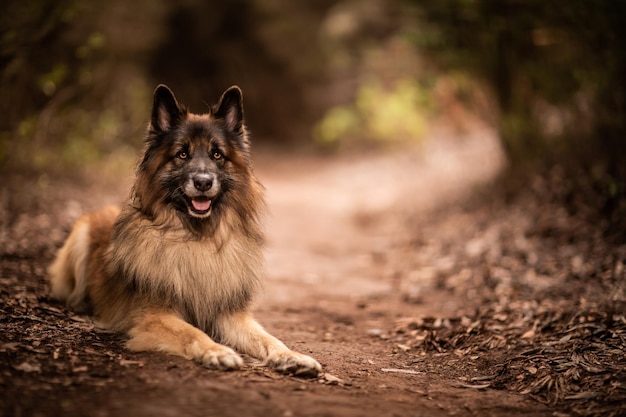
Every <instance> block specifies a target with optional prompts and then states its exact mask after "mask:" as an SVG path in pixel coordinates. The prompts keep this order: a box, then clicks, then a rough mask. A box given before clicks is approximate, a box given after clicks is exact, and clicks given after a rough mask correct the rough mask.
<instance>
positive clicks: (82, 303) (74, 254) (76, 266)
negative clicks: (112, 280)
mask: <svg viewBox="0 0 626 417" xmlns="http://www.w3.org/2000/svg"><path fill="white" fill-rule="evenodd" d="M89 234H90V233H89V221H88V219H87V217H83V218H81V219H80V220H78V222H77V223H76V225H75V226H74V229H72V232H71V233H70V235H69V236H68V238H67V240H66V241H65V244H64V245H63V247H62V248H61V249H60V250H59V252H58V253H57V256H56V258H55V260H54V262H53V263H52V265H50V267H49V268H48V276H49V279H50V286H51V287H52V295H53V296H54V297H55V298H57V299H58V300H60V301H65V302H66V303H67V305H68V306H69V307H72V308H73V309H74V310H76V311H85V310H86V308H87V302H86V298H87V297H86V294H87V277H86V274H87V261H88V257H89V246H90V245H89V243H90V239H89Z"/></svg>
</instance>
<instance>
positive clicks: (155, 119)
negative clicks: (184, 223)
mask: <svg viewBox="0 0 626 417" xmlns="http://www.w3.org/2000/svg"><path fill="white" fill-rule="evenodd" d="M253 182H254V179H253V177H252V172H251V168H250V161H249V143H248V140H247V137H246V133H245V128H244V126H243V105H242V94H241V90H240V89H239V88H238V87H231V88H229V89H228V90H226V92H224V94H223V95H222V97H221V99H220V101H219V102H218V104H216V105H215V106H214V107H212V108H211V109H210V112H209V113H208V114H192V113H189V112H188V111H187V110H186V109H185V108H184V107H182V106H181V105H180V104H179V103H178V102H177V101H176V98H175V97H174V94H173V93H172V91H171V90H170V89H169V88H167V87H166V86H164V85H160V86H158V87H157V89H156V90H155V93H154V104H153V109H152V118H151V122H150V130H149V133H148V138H147V141H146V150H145V153H144V156H143V159H142V161H141V163H140V165H139V169H138V174H137V184H136V185H135V193H136V194H137V195H138V197H139V198H140V200H141V201H140V204H141V206H142V209H143V210H144V211H146V212H147V213H148V214H151V215H155V214H157V213H156V212H157V211H159V210H168V209H170V208H173V209H175V210H176V211H177V212H178V213H179V217H180V216H186V217H188V218H189V219H191V220H192V221H193V222H196V223H197V222H198V221H205V222H216V221H218V218H219V216H220V214H221V213H222V212H223V210H224V209H225V206H230V207H232V208H234V209H235V210H236V211H239V212H240V211H245V209H246V207H245V204H246V201H249V200H250V196H247V195H246V193H249V192H250V191H251V190H250V188H251V185H252V183H253ZM237 205H239V206H241V207H239V209H238V207H236V206H237Z"/></svg>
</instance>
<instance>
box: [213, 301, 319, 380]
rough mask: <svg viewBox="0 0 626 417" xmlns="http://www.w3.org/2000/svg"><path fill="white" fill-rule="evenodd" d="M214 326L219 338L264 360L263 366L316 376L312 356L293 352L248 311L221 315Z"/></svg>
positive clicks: (282, 371)
mask: <svg viewBox="0 0 626 417" xmlns="http://www.w3.org/2000/svg"><path fill="white" fill-rule="evenodd" d="M216 327H217V332H218V335H219V338H220V339H219V340H220V342H223V343H225V344H227V345H229V346H232V347H233V348H234V349H236V350H237V351H239V352H242V353H245V354H247V355H250V356H252V357H254V358H257V359H261V360H263V362H264V364H265V365H266V366H268V367H270V368H272V369H274V370H276V371H278V372H281V373H286V374H294V375H297V376H305V377H315V376H317V374H318V373H319V372H320V371H321V370H322V367H321V366H320V364H319V363H318V362H317V361H316V360H315V359H313V358H312V357H310V356H307V355H304V354H302V353H298V352H294V351H293V350H291V349H289V348H288V347H287V346H285V345H284V344H283V342H281V341H280V340H278V339H277V338H275V337H274V336H272V335H271V334H269V333H268V332H267V331H265V329H263V327H262V326H261V325H260V324H259V323H258V322H257V321H256V320H255V319H254V318H253V317H252V315H251V314H250V313H249V312H247V311H244V312H239V313H235V314H231V315H226V316H222V317H221V318H220V319H218V320H217V323H216Z"/></svg>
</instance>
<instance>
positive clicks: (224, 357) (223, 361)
mask: <svg viewBox="0 0 626 417" xmlns="http://www.w3.org/2000/svg"><path fill="white" fill-rule="evenodd" d="M200 362H201V363H202V365H204V366H206V367H207V368H210V369H218V370H220V371H230V370H234V369H239V368H241V367H242V366H243V359H241V356H239V355H238V354H237V353H235V351H234V350H232V349H230V348H227V347H226V346H218V347H213V348H211V349H208V350H207V351H206V352H204V354H203V355H202V358H201V360H200Z"/></svg>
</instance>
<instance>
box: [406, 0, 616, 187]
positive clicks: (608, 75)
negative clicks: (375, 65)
mask: <svg viewBox="0 0 626 417" xmlns="http://www.w3.org/2000/svg"><path fill="white" fill-rule="evenodd" d="M409 4H411V5H413V7H414V10H415V13H416V16H418V17H417V20H416V22H419V23H418V24H416V25H414V26H413V28H412V30H411V36H410V37H411V39H412V41H413V42H414V44H415V45H416V47H417V48H418V49H419V50H421V51H422V52H423V53H425V54H428V55H429V56H430V57H431V58H432V59H433V60H435V61H437V62H438V63H439V66H440V68H443V69H445V70H449V69H457V70H461V71H464V72H467V73H469V74H471V75H473V76H474V77H476V78H477V79H479V80H481V81H482V82H483V85H484V86H485V88H487V89H488V90H489V91H490V92H491V93H492V95H493V97H494V98H495V102H496V110H497V112H498V114H497V116H496V118H495V120H496V124H497V126H498V128H499V131H500V134H501V137H502V140H503V144H504V146H505V148H506V150H507V153H508V155H509V158H510V159H511V161H512V164H513V165H514V166H515V165H517V164H522V165H524V164H526V163H528V162H531V163H532V162H541V161H544V162H545V161H546V160H547V161H554V160H560V161H561V162H563V159H564V158H571V159H572V161H575V163H589V164H590V165H593V164H595V163H602V164H606V168H607V172H610V174H611V175H615V176H619V177H621V178H623V179H624V178H626V168H625V166H626V164H623V163H622V162H621V161H620V160H619V159H621V157H618V155H623V154H624V151H625V150H626V141H625V140H624V134H625V133H626V129H625V128H626V120H625V115H626V78H625V77H624V74H626V50H625V49H624V48H623V45H624V44H625V42H626V2H625V1H622V0H597V1H586V0H572V1H568V2H550V1H542V0H521V1H520V0H430V1H429V0H426V1H409Z"/></svg>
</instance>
